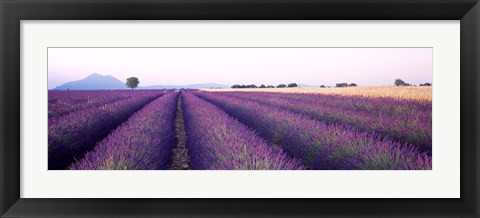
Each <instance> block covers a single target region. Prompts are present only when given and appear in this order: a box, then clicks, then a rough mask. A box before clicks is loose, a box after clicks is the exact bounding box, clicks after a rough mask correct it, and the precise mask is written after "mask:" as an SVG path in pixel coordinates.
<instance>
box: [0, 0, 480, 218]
mask: <svg viewBox="0 0 480 218" xmlns="http://www.w3.org/2000/svg"><path fill="white" fill-rule="evenodd" d="M11 2H13V1H7V0H0V217H3V216H4V215H7V216H16V214H15V213H14V212H13V213H10V215H8V213H9V212H7V210H8V209H9V208H10V207H11V206H12V205H14V207H15V206H20V205H18V203H19V201H17V200H18V198H19V192H18V193H17V196H12V194H11V193H13V192H12V190H11V189H12V188H13V189H15V188H16V187H18V186H19V184H16V185H14V186H13V187H9V186H8V185H9V184H10V185H12V184H11V183H13V182H15V181H17V180H19V179H20V176H19V175H20V174H19V172H15V171H14V170H15V168H16V167H17V166H11V165H10V166H8V168H7V163H12V160H16V159H18V158H19V157H8V156H7V155H6V153H5V152H6V151H11V150H12V149H7V147H6V143H7V142H11V140H12V138H15V137H16V136H17V134H18V135H19V133H15V131H17V130H18V131H19V130H20V129H19V128H18V129H15V128H16V127H17V125H19V123H17V124H16V125H14V126H13V128H11V127H10V126H9V129H8V130H7V129H6V126H8V125H7V124H9V123H11V122H12V121H15V119H17V118H16V117H12V116H7V115H17V113H18V114H19V112H18V111H17V112H16V113H14V114H10V112H12V111H14V109H16V107H19V106H20V104H19V99H13V98H14V97H15V96H16V95H17V94H18V96H19V94H20V90H19V89H20V88H18V89H15V90H11V87H15V86H16V85H18V86H20V84H19V83H18V84H16V82H18V81H17V80H16V79H15V77H16V76H13V75H12V74H17V73H18V72H20V60H17V61H13V62H7V61H6V60H7V57H6V56H5V55H4V54H7V53H8V54H10V53H9V51H14V52H13V53H12V55H10V56H18V57H19V52H20V51H19V50H18V51H17V52H15V49H20V39H12V38H11V37H12V35H15V34H17V33H15V32H17V31H18V35H20V34H19V33H20V27H15V28H11V26H12V23H16V22H17V21H16V20H15V21H13V20H12V19H16V18H17V17H15V12H14V11H8V10H6V9H5V5H6V3H11ZM21 2H24V3H26V2H27V1H21ZM28 2H30V1H28ZM38 2H42V1H38ZM67 2H68V1H67ZM459 2H460V1H459ZM16 12H18V11H16ZM12 15H13V16H12ZM17 15H18V14H17ZM6 18H7V19H6ZM8 19H9V20H8ZM33 19H35V18H33ZM458 19H460V18H458ZM462 21H466V24H465V25H468V27H470V28H471V27H472V25H473V24H474V25H475V26H474V29H473V30H472V29H470V30H466V29H465V30H463V31H462V29H461V32H464V31H465V32H468V33H470V34H473V35H471V36H470V38H468V43H469V46H466V45H463V46H462V45H461V50H462V51H461V55H464V54H470V58H469V60H468V61H469V62H468V63H466V64H467V65H468V67H467V68H468V70H469V71H472V73H471V74H470V75H468V76H465V77H462V78H461V81H462V82H465V83H466V84H468V85H469V86H468V87H461V92H462V93H463V94H464V95H465V96H468V97H465V99H467V100H471V99H472V98H471V97H474V98H475V100H474V102H466V101H465V100H464V101H462V100H461V106H463V107H462V108H463V109H461V111H462V112H463V111H465V112H469V113H467V114H469V115H474V116H475V117H464V118H463V119H462V118H461V120H465V121H466V123H469V127H474V128H473V129H470V130H466V129H464V130H466V131H465V133H463V134H466V136H468V137H467V138H468V140H474V141H470V143H474V144H473V146H474V147H473V148H471V149H469V150H468V152H472V151H474V153H470V155H469V157H470V158H474V159H473V160H472V159H470V160H468V161H469V162H466V161H465V162H463V161H462V165H463V164H464V163H469V164H470V165H469V170H468V171H465V170H462V171H461V172H462V173H474V175H475V176H473V178H474V180H475V181H465V178H462V180H463V181H461V184H462V185H463V184H466V187H468V191H470V192H472V193H470V194H469V193H465V192H466V191H465V190H467V189H465V190H464V191H463V192H462V194H464V193H465V194H467V195H464V196H465V197H466V198H465V199H463V197H462V200H464V204H465V206H468V207H469V209H470V210H471V211H469V212H470V213H474V214H468V215H467V214H465V216H468V217H472V216H475V217H478V216H479V205H478V204H479V202H480V201H479V200H480V192H479V191H480V190H479V188H480V187H479V183H478V182H479V178H480V176H479V175H480V174H479V172H478V171H479V160H478V158H479V157H480V154H479V150H480V148H479V134H480V133H479V132H478V131H479V126H480V116H479V109H480V101H479V97H480V93H479V91H480V88H479V85H480V76H479V73H480V72H479V71H480V64H479V58H480V38H479V37H480V26H479V23H480V4H479V3H477V4H476V5H475V6H474V7H472V8H471V9H470V11H469V12H468V13H465V16H464V18H462ZM17 24H19V22H17ZM461 26H462V24H461ZM6 27H9V28H10V29H9V31H10V32H9V33H6V32H5V28H6ZM473 37H475V38H473ZM7 38H8V40H7ZM7 41H8V42H9V44H6V43H5V42H7ZM463 50H468V51H467V52H463ZM4 60H5V61H4ZM464 61H465V60H464ZM472 61H473V62H472ZM461 65H464V62H463V61H462V60H461ZM17 68H18V69H17ZM12 70H13V72H11V71H12ZM7 71H8V72H9V74H8V75H7ZM17 77H18V78H19V77H20V75H17ZM6 80H7V81H6ZM7 91H9V92H7ZM465 92H466V93H465ZM9 94H10V96H8V95H9ZM10 103H13V104H10ZM16 103H18V104H16ZM469 105H471V106H473V107H471V108H470V109H465V107H466V106H469ZM6 107H8V108H6ZM12 108H13V109H12ZM469 118H470V119H469ZM472 118H474V119H472ZM5 119H7V120H8V121H7V120H5ZM18 121H19V120H18ZM462 138H463V137H462ZM17 140H19V139H17ZM18 150H19V148H18ZM465 153H467V152H466V151H465V150H463V152H462V154H465ZM467 155H468V153H467ZM18 164H20V163H18ZM473 164H474V166H473ZM464 166H465V165H464ZM475 171H476V172H475ZM17 176H18V177H17ZM13 177H14V178H13ZM471 188H474V189H471ZM15 191H17V190H15ZM18 191H20V190H19V189H18ZM13 197H17V198H13ZM15 202H16V203H17V204H16V203H15ZM30 206H31V205H30ZM11 209H14V208H11ZM10 212H12V211H10ZM23 212H26V211H23ZM57 215H58V214H57ZM259 216H260V215H259ZM323 216H325V215H323ZM458 216H461V215H458ZM455 217H457V216H455Z"/></svg>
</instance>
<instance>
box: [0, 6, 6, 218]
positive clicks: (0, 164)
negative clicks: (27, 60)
mask: <svg viewBox="0 0 480 218" xmlns="http://www.w3.org/2000/svg"><path fill="white" fill-rule="evenodd" d="M4 20H5V16H4V13H3V0H0V48H3V45H4V42H3V34H4V29H3V22H4ZM4 74H5V71H4V65H3V49H0V121H3V120H4V119H3V113H4V111H3V107H4V106H3V99H4V98H5V96H4V92H3V88H2V87H3V83H4V79H3V75H4ZM3 139H4V122H0V154H4V153H5V151H4V150H5V149H4V145H5V141H4V140H3ZM1 156H3V155H1ZM5 166H6V163H5V160H4V158H0V193H3V192H4V190H5V182H4V180H5V174H4V171H5ZM5 212H6V205H5V199H4V195H3V194H0V217H1V216H2V215H3V214H4V213H5Z"/></svg>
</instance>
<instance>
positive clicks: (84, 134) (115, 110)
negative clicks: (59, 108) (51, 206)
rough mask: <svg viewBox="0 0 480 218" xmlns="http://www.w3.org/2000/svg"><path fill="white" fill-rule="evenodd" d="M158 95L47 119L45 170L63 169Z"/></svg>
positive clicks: (131, 99) (148, 95)
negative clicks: (46, 160)
mask: <svg viewBox="0 0 480 218" xmlns="http://www.w3.org/2000/svg"><path fill="white" fill-rule="evenodd" d="M159 96H160V94H157V95H153V96H152V95H150V94H147V95H139V96H136V97H135V98H128V99H125V100H121V101H117V102H114V103H111V104H107V105H104V106H101V107H96V108H90V109H85V110H80V111H76V112H72V113H69V114H67V115H65V116H61V117H58V118H55V119H49V121H48V168H49V169H50V170H55V169H64V168H65V167H67V166H68V165H69V164H70V163H72V162H73V161H74V160H75V159H76V160H78V159H80V158H81V157H83V155H84V153H85V152H86V151H88V150H90V149H91V148H92V147H93V146H94V145H95V143H96V142H98V141H99V140H101V139H102V138H104V137H105V136H107V135H108V134H109V133H110V132H111V131H112V130H113V129H115V128H116V127H117V126H118V125H120V124H121V123H122V122H124V121H125V120H127V119H128V117H130V116H131V115H132V114H133V113H134V112H136V111H137V110H139V109H141V108H142V107H143V106H145V105H146V104H148V103H149V102H151V101H152V100H154V99H155V98H158V97H159Z"/></svg>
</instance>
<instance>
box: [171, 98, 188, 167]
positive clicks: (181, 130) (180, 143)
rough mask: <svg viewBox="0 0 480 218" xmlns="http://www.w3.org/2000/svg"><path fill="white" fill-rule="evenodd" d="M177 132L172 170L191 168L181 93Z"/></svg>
mask: <svg viewBox="0 0 480 218" xmlns="http://www.w3.org/2000/svg"><path fill="white" fill-rule="evenodd" d="M175 132H176V134H177V147H176V148H174V149H173V159H172V166H171V167H170V169H171V170H190V169H191V168H190V157H189V156H188V149H187V132H186V131H185V121H184V119H183V110H182V98H181V95H179V97H178V101H177V118H176V121H175Z"/></svg>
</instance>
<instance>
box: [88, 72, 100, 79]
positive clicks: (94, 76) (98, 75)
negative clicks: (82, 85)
mask: <svg viewBox="0 0 480 218" xmlns="http://www.w3.org/2000/svg"><path fill="white" fill-rule="evenodd" d="M100 77H103V76H102V75H100V74H98V73H92V74H90V75H88V76H87V77H85V78H100Z"/></svg>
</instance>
